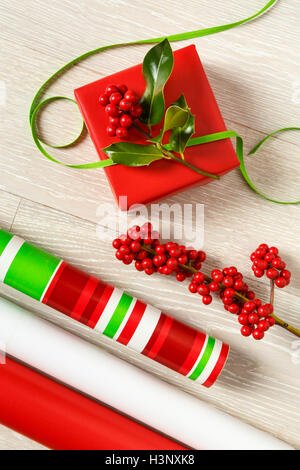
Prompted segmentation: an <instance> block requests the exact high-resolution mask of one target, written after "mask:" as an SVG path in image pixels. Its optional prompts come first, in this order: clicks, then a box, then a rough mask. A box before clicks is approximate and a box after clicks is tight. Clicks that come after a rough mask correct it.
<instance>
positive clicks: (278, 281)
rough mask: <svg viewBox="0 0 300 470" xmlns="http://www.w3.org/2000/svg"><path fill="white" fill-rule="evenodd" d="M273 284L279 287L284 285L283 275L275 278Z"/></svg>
mask: <svg viewBox="0 0 300 470" xmlns="http://www.w3.org/2000/svg"><path fill="white" fill-rule="evenodd" d="M275 284H276V286H277V287H279V288H280V289H282V288H283V287H285V286H286V280H285V279H284V277H278V278H277V279H276V280H275Z"/></svg>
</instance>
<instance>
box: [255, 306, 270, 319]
mask: <svg viewBox="0 0 300 470" xmlns="http://www.w3.org/2000/svg"><path fill="white" fill-rule="evenodd" d="M257 313H258V315H260V316H261V317H266V316H267V315H268V314H267V311H266V309H265V306H264V305H261V306H260V307H258V309H257Z"/></svg>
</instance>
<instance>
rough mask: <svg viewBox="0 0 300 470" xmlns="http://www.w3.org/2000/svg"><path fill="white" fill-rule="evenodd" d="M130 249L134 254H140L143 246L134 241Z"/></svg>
mask: <svg viewBox="0 0 300 470" xmlns="http://www.w3.org/2000/svg"><path fill="white" fill-rule="evenodd" d="M130 249H131V251H133V252H134V253H137V252H139V251H140V249H141V244H140V242H138V241H133V242H132V243H131V244H130Z"/></svg>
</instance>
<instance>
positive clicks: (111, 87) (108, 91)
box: [105, 85, 119, 96]
mask: <svg viewBox="0 0 300 470" xmlns="http://www.w3.org/2000/svg"><path fill="white" fill-rule="evenodd" d="M118 92H119V89H118V87H116V85H108V86H107V87H106V89H105V94H106V95H108V96H110V95H112V94H113V93H118Z"/></svg>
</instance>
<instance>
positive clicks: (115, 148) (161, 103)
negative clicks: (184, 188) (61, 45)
mask: <svg viewBox="0 0 300 470" xmlns="http://www.w3.org/2000/svg"><path fill="white" fill-rule="evenodd" d="M173 63H174V58H173V52H172V49H171V46H170V44H169V41H168V39H164V40H163V41H162V42H160V43H159V44H157V45H156V46H154V47H152V48H151V49H150V51H149V52H148V53H147V54H146V56H145V59H144V62H143V75H144V78H145V82H146V88H145V92H144V94H143V96H142V98H141V100H140V105H141V106H142V107H143V114H142V116H141V118H140V120H141V122H143V123H144V124H146V125H147V126H148V129H149V133H148V134H147V133H145V132H144V131H143V129H141V128H140V127H139V126H138V125H135V126H134V127H135V128H136V129H137V130H138V131H139V132H141V133H142V134H143V136H144V137H145V138H146V139H147V141H148V142H149V144H148V145H141V144H134V143H130V142H119V143H115V144H112V145H110V146H108V147H106V148H104V149H103V152H104V153H106V155H108V157H110V159H111V160H112V162H114V163H121V164H122V165H126V166H133V167H136V166H148V165H150V163H152V162H154V161H157V160H160V159H162V158H167V159H171V160H175V161H177V162H180V163H182V164H183V165H185V166H186V167H188V168H190V169H191V170H193V171H195V172H196V173H198V174H200V175H203V176H208V177H210V178H214V179H219V176H218V175H214V174H212V173H208V172H206V171H203V170H200V169H199V168H197V167H195V166H193V165H192V164H190V163H188V162H186V161H184V155H183V152H184V150H185V148H186V146H187V144H188V141H189V139H190V138H191V136H192V135H193V134H194V133H195V117H194V116H193V115H192V113H191V110H190V109H189V107H188V105H187V102H186V99H185V96H184V95H183V94H182V95H181V96H180V97H179V98H178V100H177V101H176V102H175V103H173V104H171V106H169V107H168V108H167V110H166V112H165V99H164V86H165V84H166V82H167V81H168V79H169V77H170V75H171V72H172V68H173ZM162 120H163V125H162V129H161V131H160V132H159V134H158V135H157V136H156V137H151V126H153V125H155V124H158V123H159V122H161V121H162ZM168 131H171V133H170V136H169V143H168V144H167V147H166V145H163V144H162V140H163V137H164V135H165V133H166V132H168ZM176 153H177V154H179V155H180V156H181V158H179V157H178V156H177V155H176Z"/></svg>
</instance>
